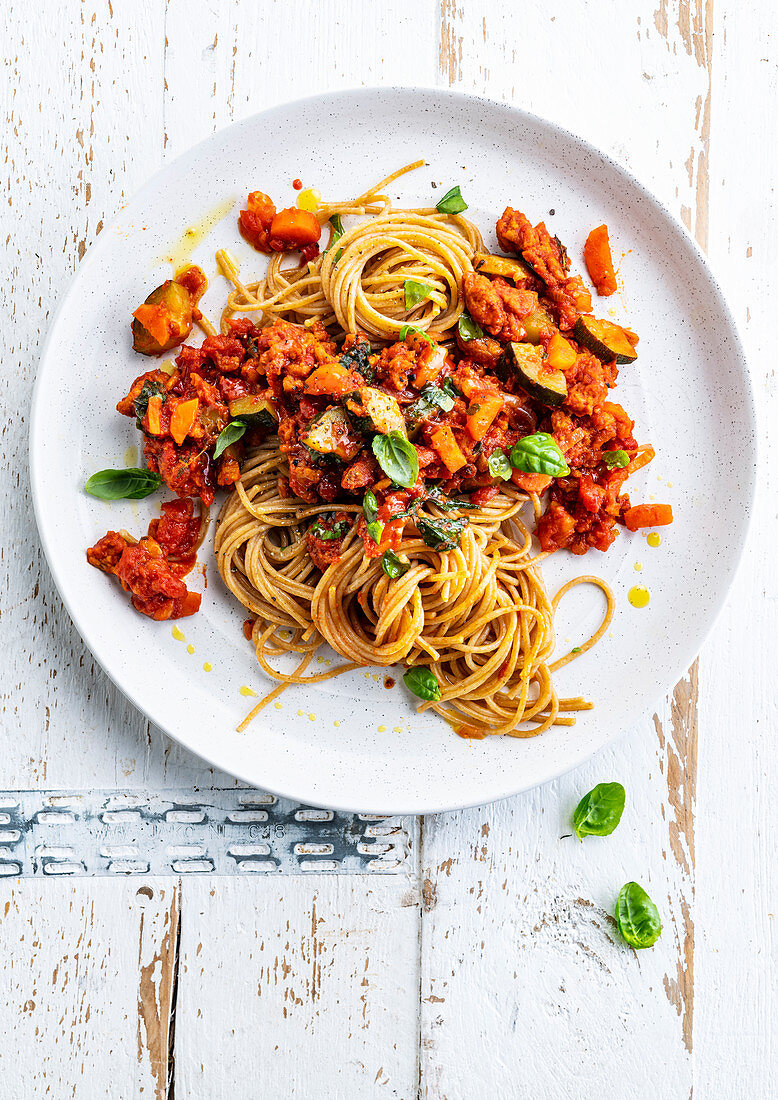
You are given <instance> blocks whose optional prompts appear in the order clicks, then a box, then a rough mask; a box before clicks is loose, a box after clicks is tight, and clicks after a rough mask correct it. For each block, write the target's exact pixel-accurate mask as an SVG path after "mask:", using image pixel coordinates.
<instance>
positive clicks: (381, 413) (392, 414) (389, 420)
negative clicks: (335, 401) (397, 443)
mask: <svg viewBox="0 0 778 1100" xmlns="http://www.w3.org/2000/svg"><path fill="white" fill-rule="evenodd" d="M344 404H345V406H346V409H347V410H348V412H349V415H350V416H351V419H352V420H353V421H354V427H355V428H356V429H357V431H360V432H379V433H380V434H381V435H388V434H389V432H402V434H403V435H405V417H404V416H403V414H402V412H401V410H400V406H399V405H398V404H397V402H396V401H395V399H394V398H393V397H390V396H389V394H388V393H384V392H383V391H382V390H377V389H375V388H374V387H373V386H362V387H360V389H359V390H357V392H356V393H350V394H349V395H348V397H347V398H346V399H345V402H344Z"/></svg>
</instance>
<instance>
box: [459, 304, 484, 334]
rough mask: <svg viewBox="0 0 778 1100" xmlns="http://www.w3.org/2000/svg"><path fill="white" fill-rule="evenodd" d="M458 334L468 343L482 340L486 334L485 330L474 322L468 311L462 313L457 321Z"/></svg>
mask: <svg viewBox="0 0 778 1100" xmlns="http://www.w3.org/2000/svg"><path fill="white" fill-rule="evenodd" d="M457 332H458V333H459V335H460V336H461V337H462V339H463V340H466V341H470V340H480V339H481V337H482V336H483V334H484V330H483V329H482V328H481V326H480V325H479V324H478V322H477V321H474V320H473V318H472V317H471V316H470V314H469V313H468V312H467V310H466V309H465V310H463V311H462V313H460V315H459V320H458V321H457Z"/></svg>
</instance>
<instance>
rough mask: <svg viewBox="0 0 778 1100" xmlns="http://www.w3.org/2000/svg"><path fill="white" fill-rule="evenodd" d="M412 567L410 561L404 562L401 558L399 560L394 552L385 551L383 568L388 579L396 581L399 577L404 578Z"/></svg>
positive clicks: (382, 556) (382, 562) (382, 561)
mask: <svg viewBox="0 0 778 1100" xmlns="http://www.w3.org/2000/svg"><path fill="white" fill-rule="evenodd" d="M410 567H411V563H410V562H409V561H402V559H401V558H398V556H397V554H395V552H394V550H384V552H383V554H382V555H381V568H382V569H383V571H384V573H386V575H387V577H391V579H392V580H393V581H396V580H397V578H398V577H402V576H404V574H405V573H407V572H408V570H409V569H410Z"/></svg>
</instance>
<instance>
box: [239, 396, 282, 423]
mask: <svg viewBox="0 0 778 1100" xmlns="http://www.w3.org/2000/svg"><path fill="white" fill-rule="evenodd" d="M229 409H230V419H232V420H236V419H240V420H245V421H246V423H247V424H249V425H250V426H251V427H252V428H265V429H266V430H267V431H270V430H272V429H274V428H275V426H276V425H277V424H278V413H277V412H276V411H275V409H274V408H273V406H272V405H271V404H270V402H269V401H267V400H266V399H265V398H264V397H259V396H258V395H256V394H247V395H246V396H245V397H236V398H235V399H234V400H233V401H230V403H229Z"/></svg>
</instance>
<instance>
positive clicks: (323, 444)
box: [300, 407, 362, 462]
mask: <svg viewBox="0 0 778 1100" xmlns="http://www.w3.org/2000/svg"><path fill="white" fill-rule="evenodd" d="M300 442H301V443H304V444H305V446H306V447H308V449H309V450H311V451H316V452H317V454H320V455H334V456H335V457H336V458H342V459H343V461H344V462H350V461H351V459H352V458H353V457H354V456H355V455H356V453H357V451H359V450H360V448H361V446H362V440H361V439H360V437H359V436H357V435H356V433H355V432H354V429H353V427H352V425H351V423H350V421H349V418H348V417H347V416H346V413H345V411H344V410H343V409H340V408H336V407H333V408H330V409H325V410H324V412H323V413H319V415H318V416H316V417H314V419H313V420H312V421H311V422H310V424H309V425H308V427H307V428H306V429H305V431H303V432H301V433H300Z"/></svg>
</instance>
